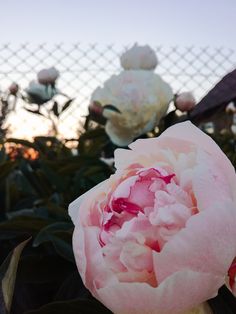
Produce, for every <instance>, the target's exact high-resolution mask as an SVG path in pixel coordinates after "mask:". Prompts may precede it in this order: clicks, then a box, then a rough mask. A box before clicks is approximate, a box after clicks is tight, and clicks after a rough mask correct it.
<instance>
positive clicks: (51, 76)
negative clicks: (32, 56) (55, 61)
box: [37, 67, 59, 85]
mask: <svg viewBox="0 0 236 314" xmlns="http://www.w3.org/2000/svg"><path fill="white" fill-rule="evenodd" d="M37 77H38V81H39V83H40V84H44V85H47V84H55V82H56V80H57V78H58V77H59V71H58V70H57V69H56V68H54V67H52V68H49V69H43V70H41V71H39V72H38V74H37Z"/></svg>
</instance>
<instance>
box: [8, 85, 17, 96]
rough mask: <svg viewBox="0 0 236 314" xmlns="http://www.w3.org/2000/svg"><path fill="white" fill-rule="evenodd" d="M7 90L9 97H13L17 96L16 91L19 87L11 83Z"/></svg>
mask: <svg viewBox="0 0 236 314" xmlns="http://www.w3.org/2000/svg"><path fill="white" fill-rule="evenodd" d="M8 90H9V93H10V94H11V95H14V96H15V95H16V94H17V92H18V90H19V85H18V84H17V83H15V82H13V83H11V85H10V86H9V88H8Z"/></svg>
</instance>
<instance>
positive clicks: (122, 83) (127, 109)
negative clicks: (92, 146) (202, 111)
mask: <svg viewBox="0 0 236 314" xmlns="http://www.w3.org/2000/svg"><path fill="white" fill-rule="evenodd" d="M172 99H173V92H172V89H171V87H170V86H169V84H167V83H166V82H164V81H163V80H162V79H161V77H160V76H159V75H157V74H155V73H153V72H152V71H144V70H140V71H135V70H130V71H123V72H121V73H120V74H119V75H113V76H112V77H111V78H110V79H108V80H107V81H106V82H105V83H104V86H103V87H102V88H101V87H98V88H97V89H96V90H95V91H94V93H93V94H92V97H91V102H93V101H98V102H100V103H101V105H102V106H105V105H108V104H111V105H113V106H114V107H116V108H117V109H118V111H119V112H116V111H113V110H110V109H109V108H107V109H106V107H105V108H104V110H103V115H104V116H105V117H106V118H107V122H106V126H105V129H106V132H107V134H108V136H109V137H110V139H111V141H112V142H113V143H115V144H116V145H118V146H127V145H128V144H130V143H131V142H132V141H133V140H134V139H135V138H136V137H138V136H140V135H142V134H144V133H146V132H148V131H151V130H152V129H153V128H154V127H155V126H156V125H157V123H158V122H159V120H160V119H161V118H162V117H163V116H164V115H165V114H166V111H167V109H168V105H169V103H170V101H171V100H172Z"/></svg>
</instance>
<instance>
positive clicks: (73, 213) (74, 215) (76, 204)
mask: <svg viewBox="0 0 236 314" xmlns="http://www.w3.org/2000/svg"><path fill="white" fill-rule="evenodd" d="M108 181H109V179H107V180H105V181H103V182H101V183H99V184H97V185H96V186H95V187H93V188H92V189H91V190H89V191H88V192H86V193H84V194H83V195H81V196H80V197H78V198H77V199H75V200H74V201H73V202H72V203H70V205H69V215H70V217H71V220H72V221H73V223H74V225H75V224H76V222H77V219H78V215H79V212H81V211H80V210H79V208H80V206H81V204H82V203H83V202H84V200H90V201H91V200H93V198H91V194H93V193H95V194H96V195H97V194H98V193H99V191H101V193H102V192H104V189H106V188H105V187H106V185H107V183H108ZM87 208H88V211H89V210H90V209H89V206H87Z"/></svg>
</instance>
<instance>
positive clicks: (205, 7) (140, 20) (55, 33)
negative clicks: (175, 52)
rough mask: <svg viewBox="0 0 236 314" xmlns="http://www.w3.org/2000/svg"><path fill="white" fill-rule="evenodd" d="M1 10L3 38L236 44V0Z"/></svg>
mask: <svg viewBox="0 0 236 314" xmlns="http://www.w3.org/2000/svg"><path fill="white" fill-rule="evenodd" d="M0 12H1V36H0V42H13V43H18V42H22V41H29V42H42V41H43V42H52V43H54V42H75V41H76V42H86V43H89V42H98V43H111V42H112V43H116V44H120V43H122V44H123V43H133V42H135V41H137V42H139V43H148V44H155V45H185V46H186V45H192V44H193V45H210V46H227V47H232V48H234V47H236V41H235V40H234V38H235V35H234V33H233V32H235V29H236V27H235V26H236V1H235V0H224V1H223V0H200V1H196V0H119V1H118V0H41V1H32V0H20V1H19V0H8V1H1V4H0Z"/></svg>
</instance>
